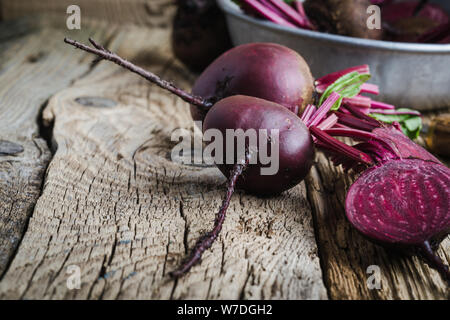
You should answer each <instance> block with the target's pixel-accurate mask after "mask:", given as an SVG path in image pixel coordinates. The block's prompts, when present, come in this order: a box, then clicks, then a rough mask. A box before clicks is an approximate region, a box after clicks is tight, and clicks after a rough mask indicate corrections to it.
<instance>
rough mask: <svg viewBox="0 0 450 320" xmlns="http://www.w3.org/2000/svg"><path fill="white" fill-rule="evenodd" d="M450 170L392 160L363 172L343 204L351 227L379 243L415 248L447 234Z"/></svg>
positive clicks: (403, 160)
mask: <svg viewBox="0 0 450 320" xmlns="http://www.w3.org/2000/svg"><path fill="white" fill-rule="evenodd" d="M449 193H450V171H449V170H448V168H447V167H445V166H443V165H442V164H439V163H435V162H431V161H424V160H420V159H402V160H392V161H389V162H387V163H385V164H381V165H379V166H375V167H373V168H370V169H368V170H366V171H365V172H364V173H363V174H362V175H361V176H360V177H359V178H358V179H357V180H356V181H355V183H354V184H353V185H352V186H351V187H350V189H349V191H348V194H347V199H346V202H345V205H346V213H347V217H348V219H349V220H350V222H351V223H352V224H353V225H354V226H355V227H356V228H357V229H358V230H359V231H360V232H361V233H363V234H364V235H365V236H367V237H369V238H371V239H374V240H377V241H379V242H383V243H390V244H395V245H403V246H412V245H414V246H419V245H422V244H423V243H424V242H425V241H429V240H431V241H433V240H440V239H441V238H442V236H444V235H446V234H448V233H449V231H450V215H449V210H450V198H449Z"/></svg>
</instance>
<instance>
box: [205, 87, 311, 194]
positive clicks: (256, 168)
mask: <svg viewBox="0 0 450 320" xmlns="http://www.w3.org/2000/svg"><path fill="white" fill-rule="evenodd" d="M211 128H214V129H219V130H220V131H221V132H222V133H223V136H225V133H226V130H227V129H234V130H236V129H243V130H244V131H247V130H249V129H254V128H257V129H263V130H267V132H270V131H271V130H273V129H277V130H279V143H278V148H279V169H278V170H277V173H276V174H274V175H261V166H262V165H261V163H260V162H258V164H255V165H250V166H249V167H248V168H247V169H246V170H245V171H244V173H243V175H242V178H241V179H239V180H238V182H237V186H238V188H240V189H243V190H246V191H248V192H251V193H255V194H259V195H267V194H268V195H273V194H277V193H280V192H282V191H284V190H287V189H290V188H292V187H293V186H295V185H297V184H298V183H299V182H300V181H301V180H303V178H304V177H305V176H306V174H307V173H308V172H309V169H310V168H311V165H312V159H313V155H314V149H313V144H312V140H311V136H310V134H309V131H308V128H307V127H306V126H305V124H304V123H303V122H302V121H301V120H300V118H299V117H298V116H297V115H295V114H294V113H292V112H290V111H289V110H287V109H286V108H284V107H283V106H280V105H279V104H276V103H273V102H270V101H267V100H263V99H259V98H254V97H248V96H232V97H228V98H225V99H222V100H220V101H219V102H218V103H216V104H215V105H214V106H213V107H212V108H211V110H210V111H209V112H208V114H207V115H206V118H205V122H204V124H203V131H205V130H208V129H211ZM269 139H270V138H269ZM268 144H270V141H269V142H268ZM233 145H234V148H236V146H237V143H236V142H235V141H233ZM257 145H259V137H258V144H257ZM227 147H228V148H233V146H226V141H225V139H224V150H228V149H227ZM237 151H238V150H235V154H237ZM224 156H225V155H224ZM224 160H225V159H224ZM223 162H225V161H223ZM218 167H219V169H220V170H221V171H222V173H223V174H224V175H225V176H227V177H229V175H230V172H231V171H232V168H233V165H225V164H223V165H218Z"/></svg>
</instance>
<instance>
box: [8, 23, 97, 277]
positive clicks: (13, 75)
mask: <svg viewBox="0 0 450 320" xmlns="http://www.w3.org/2000/svg"><path fill="white" fill-rule="evenodd" d="M37 30H39V24H38V23H36V22H33V23H30V22H29V21H20V22H13V23H8V24H3V25H2V28H0V40H1V41H0V43H1V44H0V97H1V98H0V128H1V131H0V140H2V141H3V143H2V144H1V146H0V147H1V148H2V150H0V277H1V275H2V274H3V273H4V271H5V268H6V267H7V265H8V263H9V261H10V259H11V257H12V255H13V254H14V252H15V250H16V248H17V246H18V244H19V243H20V241H21V238H22V234H23V232H24V229H25V227H26V224H27V221H28V218H29V216H30V214H31V212H32V210H33V208H34V205H35V202H36V200H37V198H38V196H39V194H40V190H41V184H42V180H43V175H44V172H45V169H46V167H47V165H48V162H49V160H50V152H49V149H48V146H47V144H46V142H45V141H44V140H43V139H42V138H41V137H39V126H38V122H37V118H38V114H39V112H40V109H41V106H42V105H43V104H44V103H45V101H46V100H47V99H48V98H49V97H50V96H51V95H52V94H53V93H55V92H57V91H58V90H60V89H62V88H64V87H66V86H67V85H69V83H70V81H72V80H73V79H75V78H76V77H78V76H80V75H82V74H83V73H85V72H86V71H87V70H89V64H87V63H86V62H87V60H84V61H83V59H82V58H83V57H86V55H85V54H83V53H82V52H74V51H63V50H62V49H63V42H62V38H63V33H62V32H61V31H57V30H53V29H41V31H37ZM75 34H77V35H79V36H81V35H83V34H82V33H80V32H78V33H75ZM94 34H95V33H94ZM97 35H99V36H100V34H97ZM84 37H85V36H84ZM44 43H45V44H46V45H45V47H44V46H43V44H44Z"/></svg>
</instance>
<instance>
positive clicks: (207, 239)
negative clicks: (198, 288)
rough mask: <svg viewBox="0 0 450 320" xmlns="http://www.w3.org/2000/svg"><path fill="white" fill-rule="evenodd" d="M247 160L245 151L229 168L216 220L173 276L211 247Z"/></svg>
mask: <svg viewBox="0 0 450 320" xmlns="http://www.w3.org/2000/svg"><path fill="white" fill-rule="evenodd" d="M249 161H250V154H249V153H248V152H246V155H245V160H243V161H242V162H241V163H237V164H235V165H234V168H233V170H231V173H230V177H229V179H228V186H227V193H226V195H225V198H224V199H223V202H222V206H221V207H220V209H219V212H218V213H217V217H216V221H215V222H214V228H213V229H212V230H211V231H210V232H208V233H207V234H206V235H205V236H203V237H202V238H201V239H200V240H199V241H198V242H197V244H196V245H195V247H194V250H193V252H192V254H191V256H190V257H189V258H188V259H187V260H186V261H185V262H184V263H183V264H182V265H181V267H180V268H178V269H177V270H175V271H173V272H171V273H170V275H171V276H172V277H173V278H179V277H181V276H183V275H184V274H185V273H187V272H188V271H189V270H190V269H191V268H192V267H193V266H194V265H195V264H197V263H198V262H199V261H200V259H201V257H202V255H203V253H204V252H205V251H206V250H208V249H209V248H211V246H212V244H213V243H214V241H215V240H216V239H217V237H218V236H219V233H220V231H221V230H222V226H223V222H224V221H225V216H226V213H227V209H228V206H229V205H230V200H231V196H232V195H233V193H234V189H235V186H236V182H237V180H238V178H239V177H240V176H241V174H242V172H243V171H244V170H245V169H246V168H247V166H248V163H249Z"/></svg>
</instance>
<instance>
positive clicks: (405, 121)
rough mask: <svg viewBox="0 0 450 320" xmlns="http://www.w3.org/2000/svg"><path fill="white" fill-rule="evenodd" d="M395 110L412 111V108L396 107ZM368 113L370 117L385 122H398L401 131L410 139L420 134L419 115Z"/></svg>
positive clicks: (420, 123) (420, 120) (420, 119)
mask: <svg viewBox="0 0 450 320" xmlns="http://www.w3.org/2000/svg"><path fill="white" fill-rule="evenodd" d="M397 111H414V110H411V109H405V108H401V109H397ZM369 115H370V116H371V117H372V118H375V119H377V120H379V121H382V122H385V123H393V122H398V123H400V126H401V127H402V131H403V133H404V134H405V135H407V136H408V137H409V138H410V139H416V138H417V137H418V136H419V134H420V130H422V118H421V117H420V115H411V114H380V113H371V114H369Z"/></svg>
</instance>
